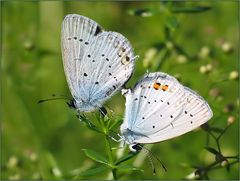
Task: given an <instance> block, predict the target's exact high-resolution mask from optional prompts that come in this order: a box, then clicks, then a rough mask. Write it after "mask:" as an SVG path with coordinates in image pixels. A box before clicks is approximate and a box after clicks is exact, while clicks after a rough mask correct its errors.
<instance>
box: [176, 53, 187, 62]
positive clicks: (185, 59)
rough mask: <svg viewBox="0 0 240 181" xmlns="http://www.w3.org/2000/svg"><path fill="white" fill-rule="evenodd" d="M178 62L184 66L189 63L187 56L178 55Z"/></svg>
mask: <svg viewBox="0 0 240 181" xmlns="http://www.w3.org/2000/svg"><path fill="white" fill-rule="evenodd" d="M176 60H177V62H178V63H180V64H183V63H186V62H187V57H186V56H185V55H178V56H177V59H176Z"/></svg>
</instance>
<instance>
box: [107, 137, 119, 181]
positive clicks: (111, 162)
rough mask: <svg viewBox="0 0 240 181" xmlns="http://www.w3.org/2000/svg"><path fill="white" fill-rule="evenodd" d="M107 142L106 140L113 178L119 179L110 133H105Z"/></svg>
mask: <svg viewBox="0 0 240 181" xmlns="http://www.w3.org/2000/svg"><path fill="white" fill-rule="evenodd" d="M105 142H106V149H107V154H108V159H109V162H110V164H111V166H112V174H113V178H114V180H117V170H116V168H113V167H114V162H113V155H112V148H111V145H110V140H109V137H108V135H105Z"/></svg>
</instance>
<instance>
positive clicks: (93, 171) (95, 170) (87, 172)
mask: <svg viewBox="0 0 240 181" xmlns="http://www.w3.org/2000/svg"><path fill="white" fill-rule="evenodd" d="M109 169H110V168H109V167H108V166H106V165H102V166H100V167H97V168H91V169H88V170H85V171H83V172H82V173H80V175H78V176H77V178H78V177H79V176H92V175H96V174H99V173H102V172H104V171H107V170H109ZM77 178H75V179H77Z"/></svg>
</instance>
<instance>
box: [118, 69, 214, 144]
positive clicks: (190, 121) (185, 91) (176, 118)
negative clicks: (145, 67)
mask: <svg viewBox="0 0 240 181" xmlns="http://www.w3.org/2000/svg"><path fill="white" fill-rule="evenodd" d="M149 77H152V78H149ZM142 85H147V87H146V88H143V86H142ZM166 85H167V87H166ZM164 86H165V87H164ZM152 88H153V89H154V90H153V89H152ZM142 94H143V95H146V98H144V96H143V99H141V98H142V97H141V95H142ZM136 96H137V97H139V98H140V99H139V102H138V103H137V102H135V103H134V101H137V100H136V99H135V97H136ZM127 104H128V105H127ZM130 104H134V106H129V105H130ZM128 106H129V107H128ZM130 112H131V113H135V115H134V116H133V115H130ZM211 116H212V112H211V109H210V107H209V105H208V104H207V102H206V101H205V100H204V99H203V98H201V97H200V96H199V95H198V94H197V93H195V92H194V91H192V90H191V89H189V88H186V87H183V86H182V85H181V84H180V83H179V82H178V81H177V80H176V79H175V78H173V77H172V76H170V75H167V74H163V73H152V74H150V75H149V76H148V77H147V76H145V77H144V78H143V80H142V81H140V83H138V84H137V85H136V87H135V89H134V90H133V92H132V93H131V94H129V95H126V117H125V120H127V121H124V122H125V123H123V125H122V127H121V130H122V132H124V129H126V128H127V129H129V130H131V132H132V134H133V135H131V136H133V137H134V134H135V133H136V136H135V137H134V141H135V142H136V143H154V142H159V141H163V140H166V139H170V138H173V137H176V136H179V135H182V134H184V133H186V132H189V131H191V130H193V129H195V128H196V127H198V126H200V125H201V124H203V123H205V122H206V121H208V120H209V119H210V118H211ZM131 117H132V118H131ZM126 122H127V123H126ZM140 133H141V134H142V135H144V136H139V134H140Z"/></svg>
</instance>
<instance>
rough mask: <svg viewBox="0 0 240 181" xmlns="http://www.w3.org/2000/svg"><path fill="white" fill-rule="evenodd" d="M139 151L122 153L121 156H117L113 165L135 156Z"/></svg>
mask: <svg viewBox="0 0 240 181" xmlns="http://www.w3.org/2000/svg"><path fill="white" fill-rule="evenodd" d="M138 153H139V152H137V153H133V152H129V153H128V154H127V155H124V156H123V157H121V158H119V159H118V160H117V161H116V162H115V165H119V164H120V163H122V162H125V161H127V160H129V159H131V158H133V157H134V156H136V155H137V154H138Z"/></svg>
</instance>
